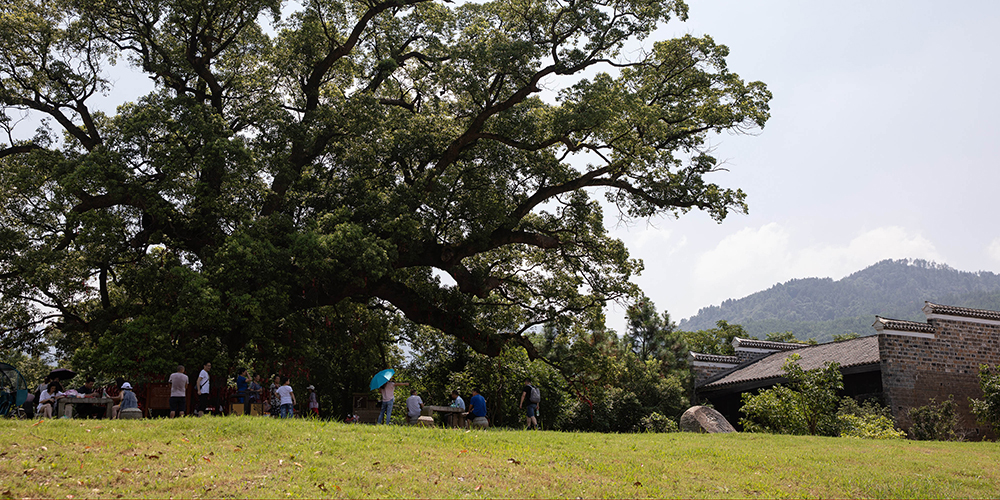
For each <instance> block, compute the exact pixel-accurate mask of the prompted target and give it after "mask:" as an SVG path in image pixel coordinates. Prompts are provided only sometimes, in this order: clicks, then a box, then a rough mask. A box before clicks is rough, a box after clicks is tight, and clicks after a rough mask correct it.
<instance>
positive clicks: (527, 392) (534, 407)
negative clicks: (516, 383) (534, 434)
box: [518, 378, 542, 430]
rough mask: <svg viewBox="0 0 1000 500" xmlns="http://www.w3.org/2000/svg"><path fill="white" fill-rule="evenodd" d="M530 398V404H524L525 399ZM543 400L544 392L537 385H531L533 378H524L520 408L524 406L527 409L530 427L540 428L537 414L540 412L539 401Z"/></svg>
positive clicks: (527, 422)
mask: <svg viewBox="0 0 1000 500" xmlns="http://www.w3.org/2000/svg"><path fill="white" fill-rule="evenodd" d="M525 399H527V400H528V406H527V407H525V406H524V400H525ZM541 400H542V393H541V391H539V390H538V388H537V387H535V386H533V385H531V379H530V378H525V379H524V387H522V388H521V402H520V404H518V407H519V408H524V411H525V415H526V417H525V422H526V424H527V426H528V429H535V430H538V418H536V414H537V412H538V403H539V402H541Z"/></svg>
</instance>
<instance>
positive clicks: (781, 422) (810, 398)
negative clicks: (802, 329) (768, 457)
mask: <svg viewBox="0 0 1000 500" xmlns="http://www.w3.org/2000/svg"><path fill="white" fill-rule="evenodd" d="M798 359H799V357H798V355H794V354H793V355H792V356H789V357H788V359H786V360H785V364H784V366H783V367H782V371H784V372H785V378H787V379H788V385H778V386H775V387H774V388H771V389H767V390H764V391H760V393H758V394H756V395H751V394H743V396H742V401H743V407H742V408H741V409H740V412H742V413H743V414H744V415H745V418H741V419H740V425H742V426H743V430H745V431H749V432H774V433H779V434H812V435H820V436H838V435H840V431H839V425H838V423H837V391H839V390H841V389H843V388H844V382H843V375H842V374H841V373H840V365H839V364H837V363H826V364H825V365H824V366H823V368H816V369H813V370H803V369H802V367H800V366H799V364H798Z"/></svg>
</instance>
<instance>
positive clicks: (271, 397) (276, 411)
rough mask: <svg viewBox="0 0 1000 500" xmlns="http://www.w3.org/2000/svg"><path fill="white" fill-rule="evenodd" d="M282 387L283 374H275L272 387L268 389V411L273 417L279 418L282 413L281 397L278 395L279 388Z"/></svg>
mask: <svg viewBox="0 0 1000 500" xmlns="http://www.w3.org/2000/svg"><path fill="white" fill-rule="evenodd" d="M279 387H281V376H280V375H275V376H274V379H272V381H271V387H270V388H269V389H268V396H267V397H268V404H269V405H270V408H269V409H268V413H270V414H271V416H272V417H275V418H277V417H278V416H279V415H280V414H281V398H280V397H279V396H278V388H279Z"/></svg>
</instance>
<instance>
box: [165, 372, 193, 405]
mask: <svg viewBox="0 0 1000 500" xmlns="http://www.w3.org/2000/svg"><path fill="white" fill-rule="evenodd" d="M167 381H168V382H170V418H175V417H183V416H184V412H185V411H187V392H188V383H189V382H190V381H189V380H188V376H187V375H186V374H185V373H184V365H177V371H175V372H174V373H171V374H170V378H168V379H167Z"/></svg>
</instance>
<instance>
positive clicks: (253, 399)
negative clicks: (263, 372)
mask: <svg viewBox="0 0 1000 500" xmlns="http://www.w3.org/2000/svg"><path fill="white" fill-rule="evenodd" d="M262 381H263V380H262V379H261V378H260V374H259V373H257V374H255V375H254V376H253V381H252V382H250V387H249V389H247V390H248V392H249V393H250V405H251V406H252V405H256V404H260V403H261V402H262V399H261V397H260V393H261V391H262V390H263V389H264V386H263V385H261V382H262ZM261 407H263V405H261ZM251 414H253V413H252V412H251ZM257 414H258V415H263V414H264V410H263V409H262V408H259V409H258V410H257Z"/></svg>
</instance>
